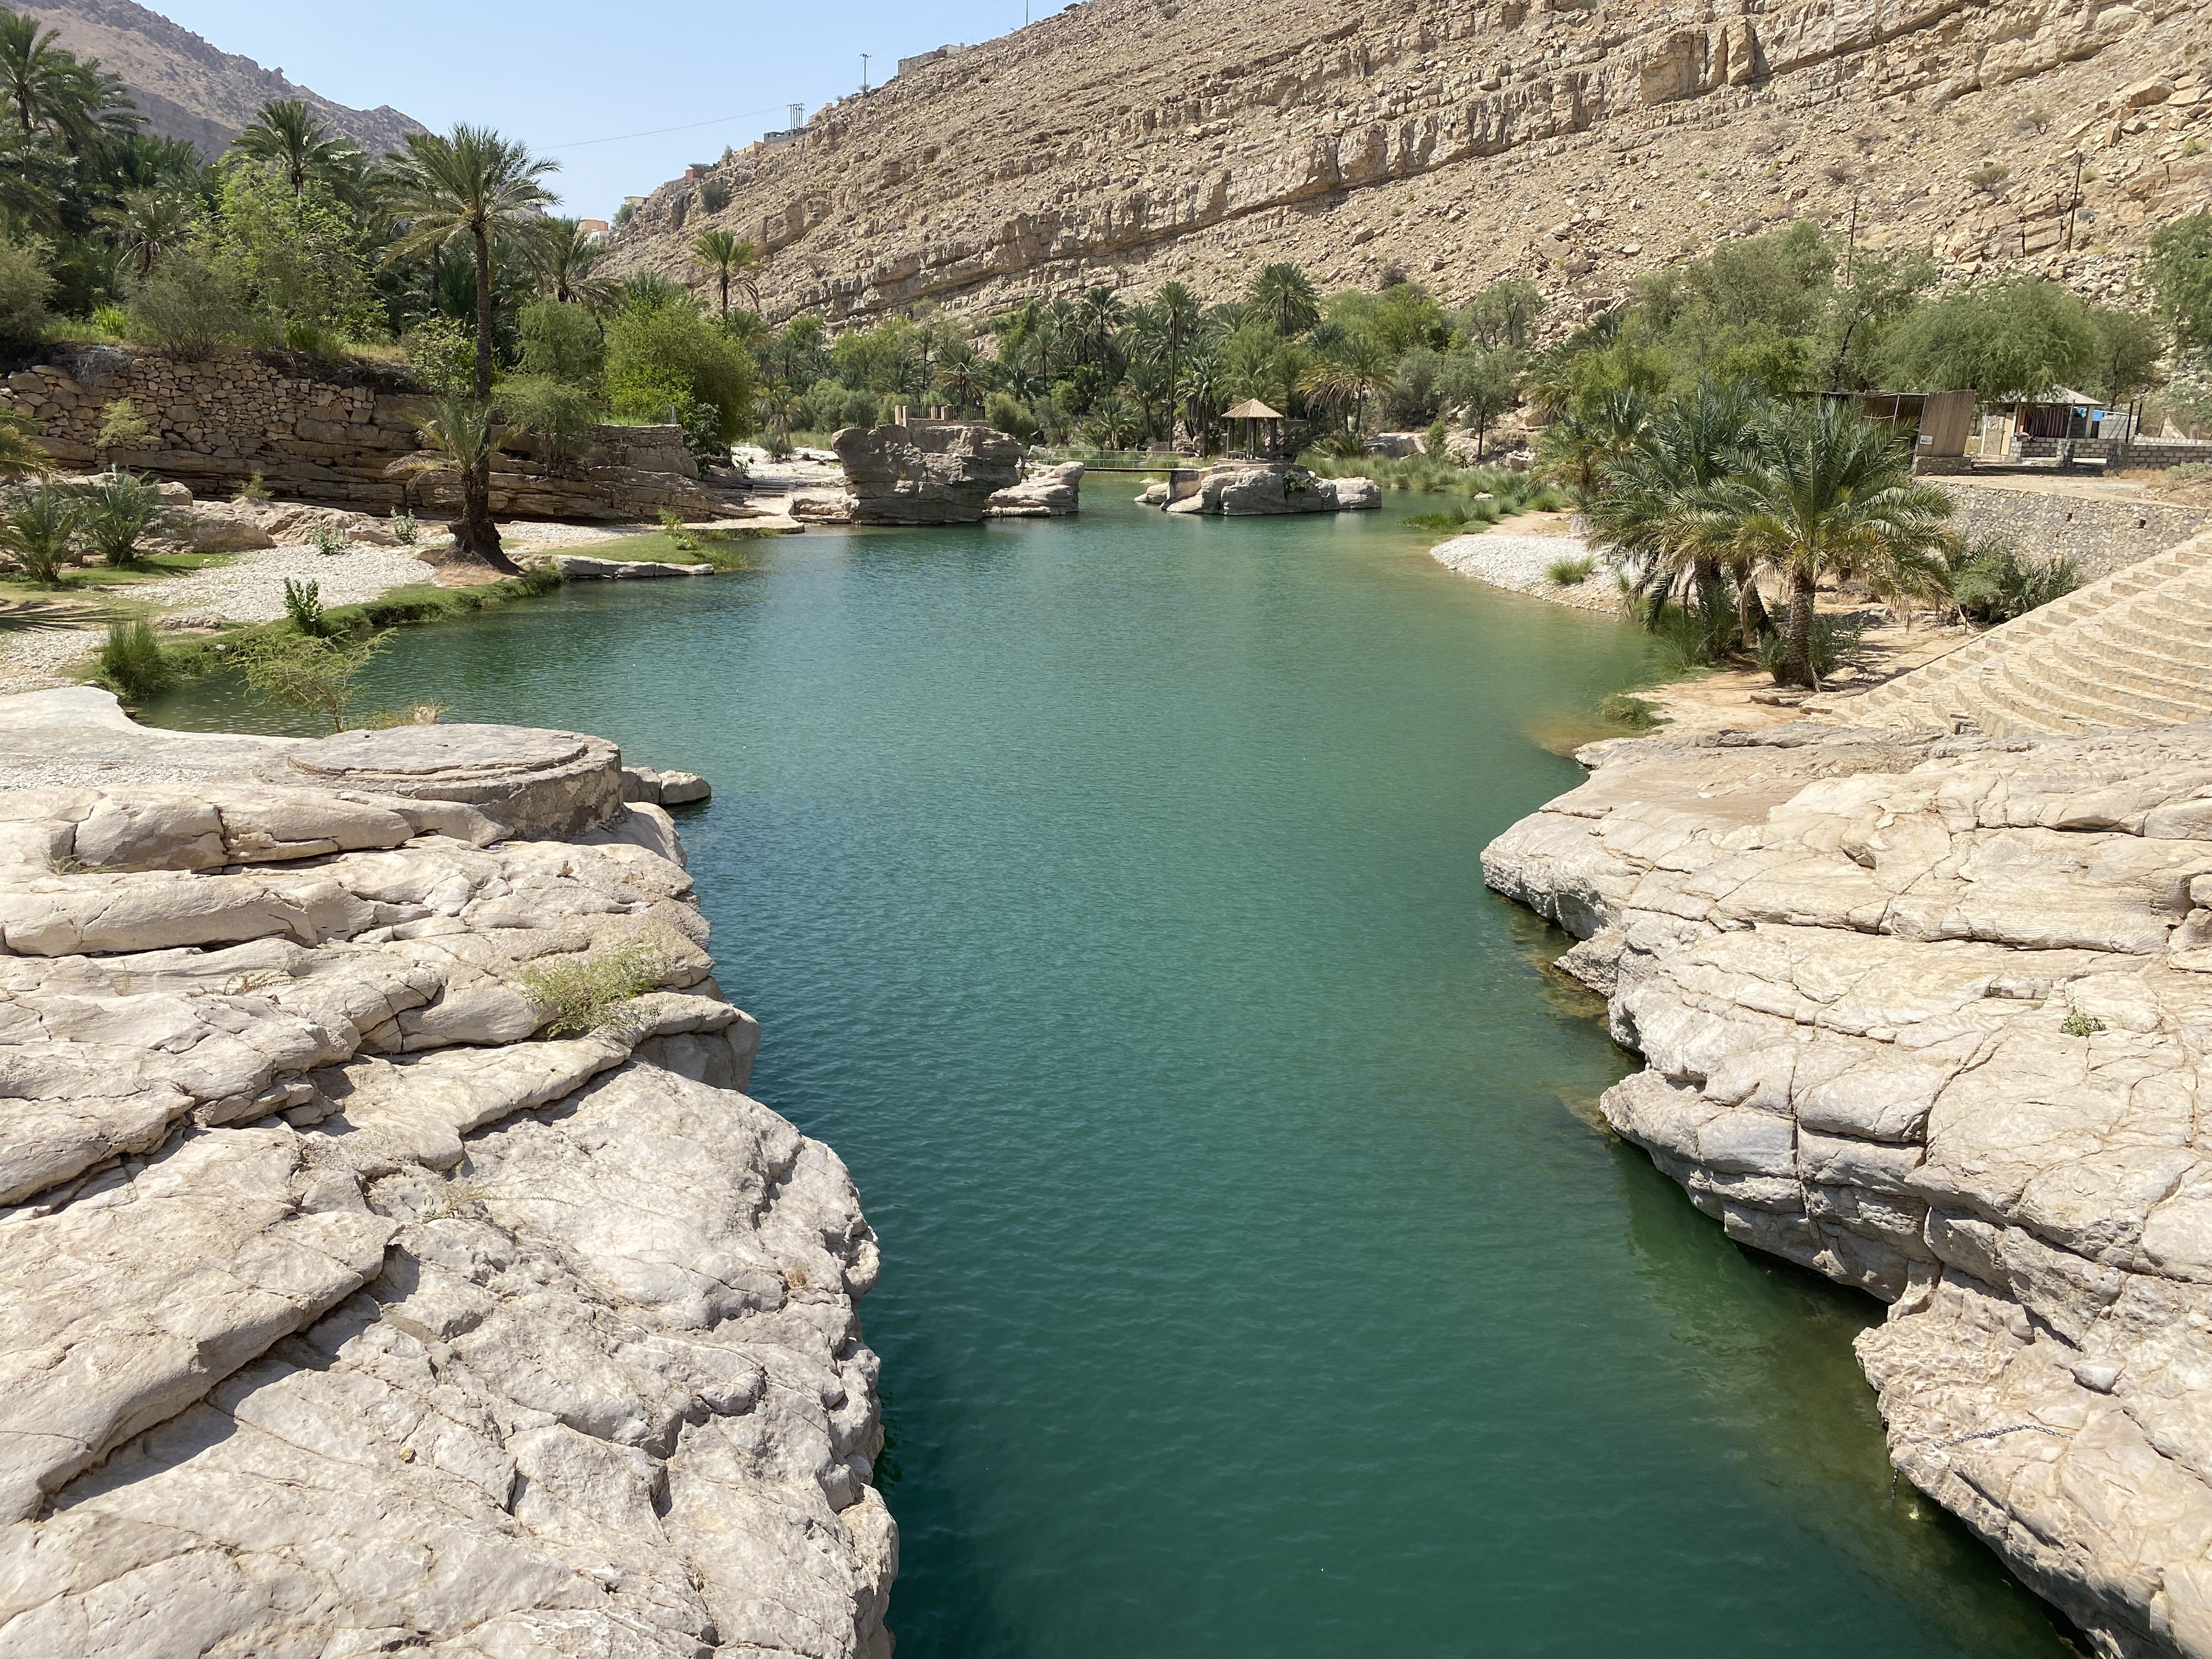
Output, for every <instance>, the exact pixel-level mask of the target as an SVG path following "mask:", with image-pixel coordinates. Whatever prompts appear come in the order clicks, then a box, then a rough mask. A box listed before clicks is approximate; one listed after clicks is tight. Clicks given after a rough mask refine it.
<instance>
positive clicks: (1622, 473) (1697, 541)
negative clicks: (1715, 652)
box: [1588, 380, 1772, 650]
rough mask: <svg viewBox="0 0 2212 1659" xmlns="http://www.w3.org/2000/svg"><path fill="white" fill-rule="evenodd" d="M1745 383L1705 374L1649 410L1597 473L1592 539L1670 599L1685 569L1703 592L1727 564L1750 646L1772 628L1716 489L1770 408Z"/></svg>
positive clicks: (1744, 639) (1745, 639)
mask: <svg viewBox="0 0 2212 1659" xmlns="http://www.w3.org/2000/svg"><path fill="white" fill-rule="evenodd" d="M1771 412H1772V411H1771V406H1770V405H1769V404H1768V403H1767V401H1766V399H1765V398H1762V397H1761V396H1760V395H1759V392H1757V390H1756V389H1755V388H1754V387H1753V386H1751V385H1750V384H1749V383H1748V382H1746V381H1741V380H1739V381H1735V382H1733V383H1731V384H1729V385H1727V386H1719V385H1716V384H1714V383H1713V382H1711V381H1701V382H1700V383H1699V385H1698V386H1696V387H1695V388H1693V389H1692V390H1691V391H1689V392H1684V393H1682V394H1681V395H1680V396H1679V397H1676V398H1673V399H1671V400H1670V401H1669V402H1668V404H1666V405H1665V407H1663V408H1662V409H1661V410H1659V412H1658V413H1657V414H1656V415H1655V416H1652V418H1651V421H1650V424H1649V425H1648V426H1646V427H1645V428H1644V430H1643V432H1642V433H1640V434H1639V435H1638V437H1637V438H1636V440H1635V441H1634V442H1632V444H1631V445H1630V446H1629V447H1628V448H1627V449H1626V451H1625V452H1624V453H1621V454H1620V455H1618V456H1616V457H1615V458H1614V459H1612V460H1611V461H1609V462H1607V464H1606V465H1604V466H1603V467H1602V468H1601V470H1600V471H1599V472H1598V474H1597V478H1596V487H1595V489H1594V490H1593V491H1592V492H1591V495H1590V497H1589V503H1588V511H1589V519H1590V526H1591V533H1590V538H1589V539H1590V542H1591V544H1592V545H1593V546H1597V547H1604V548H1609V549H1611V550H1613V553H1614V554H1615V555H1616V556H1617V562H1620V563H1622V564H1624V565H1626V564H1628V563H1636V564H1640V565H1641V566H1642V567H1643V580H1642V581H1640V582H1639V583H1638V586H1639V587H1640V586H1645V585H1649V584H1656V586H1657V588H1658V592H1660V593H1661V594H1662V596H1663V595H1664V594H1665V593H1666V592H1667V591H1668V589H1669V588H1671V587H1672V586H1674V582H1675V580H1677V579H1678V578H1680V576H1681V575H1682V574H1684V573H1685V572H1687V573H1688V574H1689V575H1690V577H1691V580H1692V586H1693V587H1694V589H1695V590H1696V591H1697V592H1699V593H1700V594H1703V593H1704V592H1705V584H1706V582H1707V581H1708V580H1712V579H1714V578H1715V577H1717V574H1718V569H1719V567H1720V566H1721V565H1722V564H1723V563H1726V564H1728V565H1729V567H1730V571H1731V574H1733V575H1734V576H1735V580H1736V615H1737V619H1738V621H1739V622H1740V623H1741V627H1742V642H1743V645H1744V648H1745V649H1747V650H1750V649H1753V648H1754V647H1756V646H1757V645H1758V642H1759V636H1760V635H1762V634H1764V633H1765V632H1767V631H1769V629H1770V628H1771V624H1770V623H1768V621H1767V619H1766V608H1765V605H1764V604H1762V603H1761V601H1760V599H1759V586H1758V584H1757V582H1756V581H1755V580H1753V575H1754V573H1753V566H1752V564H1751V562H1750V561H1749V560H1748V559H1746V558H1743V557H1741V556H1736V555H1735V550H1734V549H1733V548H1732V547H1731V546H1730V545H1729V538H1728V534H1727V526H1726V524H1725V521H1724V520H1723V519H1722V518H1721V517H1720V516H1719V515H1718V514H1717V513H1716V512H1715V503H1714V500H1713V491H1714V489H1716V488H1717V486H1718V485H1719V484H1720V483H1723V481H1724V480H1725V479H1727V478H1728V477H1729V476H1730V475H1731V474H1732V473H1733V472H1735V471H1737V470H1739V469H1740V468H1741V466H1742V465H1743V452H1742V447H1743V443H1744V441H1745V437H1746V435H1747V433H1749V432H1750V431H1752V430H1753V429H1754V428H1756V427H1757V426H1758V425H1759V422H1761V421H1762V420H1764V419H1765V418H1766V417H1767V416H1769V415H1770V414H1771Z"/></svg>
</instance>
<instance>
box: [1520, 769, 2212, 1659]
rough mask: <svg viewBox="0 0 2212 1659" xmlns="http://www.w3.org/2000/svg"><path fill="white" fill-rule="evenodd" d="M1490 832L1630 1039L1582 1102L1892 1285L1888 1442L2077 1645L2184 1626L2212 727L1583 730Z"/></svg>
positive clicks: (2189, 1630) (1756, 1227)
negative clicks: (1522, 812) (1971, 733)
mask: <svg viewBox="0 0 2212 1659" xmlns="http://www.w3.org/2000/svg"><path fill="white" fill-rule="evenodd" d="M1585 754H1586V755H1587V756H1589V758H1591V759H1592V760H1594V761H1595V763H1596V771H1595V775H1594V776H1593V777H1592V778H1591V779H1590V781H1589V782H1587V783H1586V784H1584V785H1583V787H1581V788H1579V789H1577V790H1576V791H1574V792H1573V793H1570V794H1567V795H1565V796H1563V797H1561V798H1560V799H1558V800H1556V801H1554V802H1553V803H1552V804H1551V805H1549V806H1548V807H1547V808H1545V809H1544V810H1543V811H1541V812H1538V813H1536V814H1535V815H1534V816H1533V817H1528V818H1526V819H1523V820H1522V822H1521V823H1518V824H1516V825H1515V826H1514V827H1513V828H1512V829H1510V830H1509V831H1507V832H1506V833H1505V834H1504V836H1500V837H1499V838H1498V840H1497V841H1496V842H1492V844H1491V846H1490V847H1489V848H1487V849H1486V851H1485V853H1484V854H1483V869H1484V873H1485V875H1486V878H1488V880H1489V882H1490V884H1491V885H1492V886H1493V887H1495V888H1497V889H1498V890H1500V891H1502V892H1504V893H1505V894H1507V895H1509V896H1511V897H1514V898H1516V899H1519V900H1521V901H1522V902H1524V903H1526V904H1528V905H1529V906H1531V907H1532V908H1535V909H1536V910H1538V911H1540V912H1541V913H1542V914H1543V915H1547V916H1549V917H1552V918H1553V919H1554V920H1555V921H1558V922H1559V923H1560V925H1561V926H1563V927H1565V928H1566V929H1567V930H1568V931H1569V932H1571V933H1574V934H1575V935H1577V937H1578V938H1580V939H1582V940H1583V942H1582V943H1581V944H1579V945H1577V946H1575V947H1574V949H1573V950H1571V951H1569V952H1568V954H1567V955H1566V957H1564V958H1563V959H1562V963H1561V965H1562V966H1563V967H1565V968H1566V969H1569V970H1570V971H1572V972H1574V973H1576V974H1577V975H1578V976H1579V977H1581V978H1583V980H1584V981H1586V982H1588V983H1589V984H1591V985H1593V986H1594V987H1597V988H1599V989H1601V990H1602V991H1604V992H1606V993H1607V994H1608V995H1609V997H1610V1000H1611V1010H1612V1024H1613V1034H1614V1036H1615V1037H1616V1038H1617V1039H1618V1040H1619V1041H1620V1042H1623V1043H1625V1044H1626V1045H1628V1046H1630V1047H1632V1048H1636V1049H1638V1050H1639V1051H1640V1052H1641V1053H1642V1054H1643V1055H1644V1060H1645V1062H1646V1067H1645V1069H1644V1071H1643V1072H1641V1073H1638V1074H1637V1075H1636V1076H1634V1077H1632V1078H1630V1079H1627V1080H1626V1081H1625V1082H1623V1083H1621V1084H1620V1085H1617V1086H1615V1087H1614V1088H1613V1089H1612V1090H1610V1091H1607V1094H1606V1096H1605V1097H1604V1099H1603V1103H1602V1105H1603V1110H1604V1114H1605V1116H1606V1119H1607V1121H1608V1122H1609V1123H1611V1124H1612V1125H1613V1127H1614V1128H1616V1129H1617V1130H1619V1131H1620V1133H1622V1134H1623V1135H1625V1136H1626V1137H1627V1138H1629V1139H1632V1140H1633V1141H1635V1142H1636V1143H1637V1144H1638V1145H1639V1146H1643V1147H1644V1148H1645V1149H1646V1150H1647V1151H1648V1152H1650V1155H1651V1157H1652V1158H1653V1159H1654V1161H1655V1162H1656V1163H1657V1164H1658V1165H1659V1166H1660V1168H1661V1169H1662V1170H1665V1171H1666V1172H1667V1173H1668V1174H1669V1175H1671V1176H1674V1178H1675V1179H1676V1180H1678V1181H1680V1182H1682V1183H1683V1185H1684V1186H1685V1187H1686V1188H1687V1189H1688V1191H1689V1194H1690V1196H1691V1199H1692V1201H1693V1202H1694V1203H1696V1204H1697V1206H1699V1208H1700V1209H1702V1210H1704V1211H1705V1212H1707V1213H1709V1214H1711V1215H1712V1216H1714V1217H1715V1218H1717V1219H1718V1220H1719V1221H1720V1222H1721V1223H1722V1225H1723V1226H1725V1227H1726V1228H1727V1230H1728V1232H1729V1237H1732V1238H1735V1239H1736V1240H1738V1241H1739V1242H1741V1243H1744V1244H1747V1245H1749V1246H1752V1247H1753V1248H1756V1249H1763V1250H1769V1251H1772V1252H1773V1253H1775V1254H1777V1255H1783V1256H1786V1257H1788V1258H1789V1259H1790V1260H1791V1261H1799V1262H1802V1263H1804V1264H1805V1265H1806V1266H1808V1267H1813V1268H1815V1269H1817V1270H1819V1271H1820V1272H1821V1273H1826V1274H1827V1275H1828V1276H1830V1277H1831V1278H1833V1279H1840V1280H1841V1281H1843V1282H1844V1283H1845V1284H1848V1285H1857V1286H1859V1287H1861V1288H1863V1289H1865V1290H1867V1291H1870V1292H1872V1293H1873V1294H1874V1295H1875V1296H1877V1297H1881V1299H1882V1300H1884V1301H1886V1302H1887V1303H1888V1304H1890V1308H1889V1318H1888V1322H1887V1323H1885V1324H1883V1325H1881V1326H1880V1327H1877V1328H1875V1329H1873V1330H1870V1331H1869V1332H1868V1333H1867V1334H1865V1335H1864V1336H1863V1337H1862V1338H1861V1339H1860V1340H1859V1344H1858V1351H1859V1357H1860V1360H1861V1363H1862V1364H1863V1365H1864V1367H1865V1369H1866V1372H1867V1375H1868V1376H1869V1378H1870V1379H1871V1380H1872V1381H1873V1382H1874V1383H1875V1386H1876V1387H1877V1388H1878V1389H1880V1391H1881V1411H1882V1415H1883V1418H1884V1419H1885V1420H1886V1421H1887V1425H1888V1430H1889V1441H1890V1452H1891V1456H1892V1457H1893V1460H1894V1461H1895V1462H1896V1463H1897V1465H1898V1467H1899V1468H1900V1469H1902V1470H1903V1471H1904V1473H1905V1474H1906V1475H1907V1476H1908V1477H1910V1478H1911V1480H1913V1481H1914V1482H1915V1483H1916V1484H1917V1485H1918V1486H1921V1487H1922V1488H1923V1490H1925V1491H1926V1492H1929V1494H1930V1495H1932V1496H1933V1497H1935V1498H1937V1499H1938V1500H1939V1501H1941V1502H1942V1503H1943V1504H1946V1505H1948V1507H1949V1508H1951V1509H1953V1510H1955V1511H1957V1512H1958V1513H1959V1514H1960V1516H1963V1517H1964V1518H1965V1519H1966V1522H1968V1524H1969V1525H1971V1526H1972V1528H1974V1529H1975V1531H1977V1532H1978V1533H1979V1534H1981V1536H1982V1537H1983V1538H1984V1539H1985V1540H1987V1541H1989V1543H1990V1545H1991V1546H1992V1547H1995V1548H1996V1550H1997V1551H1998V1552H1999V1553H2002V1555H2003V1556H2004V1558H2005V1559H2007V1560H2008V1562H2009V1563H2011V1565H2013V1566H2014V1567H2015V1570H2017V1571H2019V1572H2020V1573H2021V1576H2022V1577H2024V1578H2025V1579H2026V1580H2027V1582H2028V1583H2030V1584H2032V1585H2033V1586H2034V1587H2035V1588H2036V1589H2039V1591H2041V1592H2042V1593H2043V1594H2044V1595H2047V1596H2048V1597H2050V1598H2051V1600H2052V1601H2054V1602H2056V1603H2057V1605H2058V1607H2061V1608H2062V1609H2063V1611H2064V1612H2065V1613H2066V1614H2067V1615H2068V1616H2069V1618H2070V1619H2071V1620H2073V1621H2074V1622H2075V1624H2077V1625H2078V1626H2081V1629H2082V1630H2083V1631H2084V1632H2086V1633H2087V1640H2088V1642H2089V1644H2090V1646H2091V1647H2092V1649H2093V1650H2094V1651H2095V1652H2097V1653H2098V1654H2100V1655H2102V1656H2107V1659H2120V1656H2126V1659H2135V1656H2146V1655H2177V1654H2185V1655H2189V1656H2192V1659H2204V1656H2212V1395H2209V1394H2208V1393H2207V1391H2206V1389H2205V1386H2204V1379H2205V1376H2206V1375H2207V1371H2208V1368H2212V1127H2208V1126H2207V1123H2206V1121H2205V1117H2204V1109H2205V1103H2206V1101H2207V1098H2208V1095H2209V1094H2212V726H2203V725H2199V726H2181V727H2176V728H2173V729H2172V730H2168V731H2164V732H2129V733H2115V734H2106V735H2103V736H2096V737H2081V738H2014V739H2010V740H1993V739H1988V738H1939V737H1937V736H1936V735H1933V734H1930V733H1925V732H1923V733H1921V734H1918V735H1911V734H1905V733H1899V732H1850V731H1844V732H1838V731H1836V730H1833V729H1832V728H1819V727H1814V726H1804V725H1800V726H1787V727H1782V728H1776V729H1770V730H1769V731H1766V732H1759V733H1756V734H1750V735H1746V734H1742V733H1723V734H1721V735H1720V736H1718V737H1715V738H1656V739H1649V740H1644V741H1640V742H1638V741H1624V742H1616V743H1613V744H1605V745H1600V746H1598V747H1597V748H1596V749H1595V750H1593V751H1585Z"/></svg>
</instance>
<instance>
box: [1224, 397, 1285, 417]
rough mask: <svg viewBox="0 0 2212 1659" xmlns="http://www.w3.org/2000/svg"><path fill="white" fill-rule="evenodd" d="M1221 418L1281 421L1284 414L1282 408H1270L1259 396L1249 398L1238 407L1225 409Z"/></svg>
mask: <svg viewBox="0 0 2212 1659" xmlns="http://www.w3.org/2000/svg"><path fill="white" fill-rule="evenodd" d="M1221 418H1222V419H1223V420H1225V421H1279V420H1281V419H1282V418H1283V416H1282V411H1281V410H1274V409H1270V408H1268V407H1267V404H1263V403H1261V401H1260V400H1259V399H1258V398H1246V399H1245V400H1244V401H1243V403H1241V404H1237V407H1236V408H1234V409H1231V410H1225V411H1223V414H1222V416H1221Z"/></svg>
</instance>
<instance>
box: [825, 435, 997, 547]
mask: <svg viewBox="0 0 2212 1659" xmlns="http://www.w3.org/2000/svg"><path fill="white" fill-rule="evenodd" d="M829 443H830V447H832V448H833V449H835V450H836V452H837V459H838V460H840V461H841V462H842V463H843V464H844V468H845V482H846V487H847V489H848V490H849V491H850V492H851V495H852V503H853V504H852V510H851V513H850V517H851V520H852V522H854V524H880V525H933V524H981V522H982V521H983V519H984V517H985V516H986V515H987V513H989V512H990V510H991V503H992V498H993V497H994V496H995V495H998V494H999V493H1000V491H1002V490H1006V489H1012V488H1013V487H1014V486H1015V485H1016V484H1018V483H1020V482H1021V460H1022V447H1021V445H1020V443H1019V442H1018V441H1016V440H1015V439H1012V438H1010V437H1008V436H1007V435H1006V434H1005V433H1003V432H994V431H993V430H992V429H991V428H989V427H987V426H984V425H982V424H981V423H980V422H969V421H933V422H917V423H915V425H912V426H848V427H847V428H844V430H842V432H839V433H838V434H837V435H836V436H835V437H833V438H831V439H830V441H829Z"/></svg>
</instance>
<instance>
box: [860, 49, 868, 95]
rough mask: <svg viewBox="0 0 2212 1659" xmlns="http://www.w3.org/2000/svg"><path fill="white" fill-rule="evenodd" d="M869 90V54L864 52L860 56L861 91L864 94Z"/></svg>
mask: <svg viewBox="0 0 2212 1659" xmlns="http://www.w3.org/2000/svg"><path fill="white" fill-rule="evenodd" d="M867 89H868V54H867V53H866V52H862V53H861V54H860V90H861V91H862V92H866V90H867Z"/></svg>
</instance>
